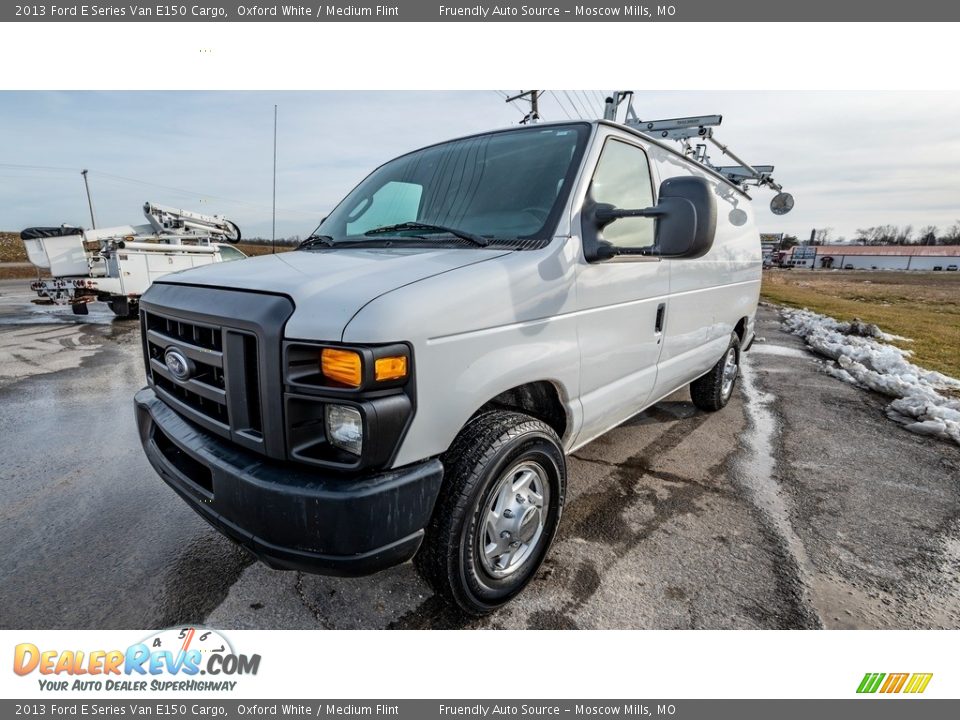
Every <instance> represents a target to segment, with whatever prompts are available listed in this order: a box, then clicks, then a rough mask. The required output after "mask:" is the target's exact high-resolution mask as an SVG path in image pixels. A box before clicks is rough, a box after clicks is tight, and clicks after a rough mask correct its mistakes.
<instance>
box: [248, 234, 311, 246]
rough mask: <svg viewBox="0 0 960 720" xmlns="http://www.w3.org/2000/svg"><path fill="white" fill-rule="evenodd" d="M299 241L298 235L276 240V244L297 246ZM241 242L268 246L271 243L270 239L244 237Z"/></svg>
mask: <svg viewBox="0 0 960 720" xmlns="http://www.w3.org/2000/svg"><path fill="white" fill-rule="evenodd" d="M301 240H302V238H301V237H300V236H299V235H292V236H290V237H285V238H277V240H276V243H277V245H299V244H300V241H301ZM242 242H245V243H250V244H251V245H270V244H271V243H273V240H271V239H270V238H262V237H246V236H244V237H243V241H242Z"/></svg>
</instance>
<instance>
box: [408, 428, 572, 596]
mask: <svg viewBox="0 0 960 720" xmlns="http://www.w3.org/2000/svg"><path fill="white" fill-rule="evenodd" d="M444 467H445V473H444V484H443V489H442V491H441V494H440V498H439V499H438V500H437V506H436V508H435V509H434V513H433V518H432V520H431V521H430V525H429V527H428V528H427V533H426V538H425V539H424V543H423V547H422V548H421V549H420V552H419V553H418V554H417V556H416V558H414V563H415V565H416V567H417V569H418V571H419V572H420V574H421V575H422V576H423V577H424V578H425V579H426V580H427V582H429V583H430V585H431V586H432V587H433V588H434V590H436V592H437V593H438V594H439V595H441V596H442V597H443V598H445V599H446V600H448V601H451V602H453V603H454V604H455V605H457V606H458V607H459V608H461V609H462V610H463V611H465V612H467V613H469V614H472V615H484V614H486V613H489V612H492V611H493V610H496V609H497V608H498V607H501V606H502V605H504V604H506V603H507V602H509V601H510V600H512V599H513V598H514V597H516V596H517V595H518V594H519V593H520V592H521V591H522V590H523V589H524V588H525V587H526V586H527V585H528V584H529V583H530V581H531V580H532V579H533V576H534V575H535V574H536V572H537V569H538V568H539V567H540V564H541V563H542V562H543V559H544V557H545V556H546V554H547V550H549V548H550V544H551V543H552V542H553V538H554V535H555V534H556V530H557V524H558V523H559V520H560V513H561V510H562V508H563V501H564V493H565V492H566V477H567V474H566V463H565V461H564V457H563V448H562V447H561V445H560V439H559V438H558V437H557V435H556V433H555V432H554V431H553V430H552V429H551V428H550V427H549V426H548V425H547V424H546V423H544V422H541V421H540V420H537V419H536V418H532V417H530V416H528V415H522V414H520V413H515V412H506V411H495V412H490V413H486V414H484V415H481V416H479V417H478V418H476V419H475V420H474V421H473V422H471V423H470V424H469V425H468V426H467V427H466V428H465V429H464V430H463V431H462V432H461V433H460V435H459V436H458V437H457V439H456V440H455V441H454V443H453V446H452V447H451V449H450V451H449V452H448V453H447V455H446V456H445V457H444Z"/></svg>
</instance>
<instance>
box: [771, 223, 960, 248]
mask: <svg viewBox="0 0 960 720" xmlns="http://www.w3.org/2000/svg"><path fill="white" fill-rule="evenodd" d="M800 242H801V240H799V239H798V238H797V236H796V235H784V236H783V241H782V242H781V244H780V247H781V248H783V249H786V248H789V247H792V246H794V245H799V244H800ZM803 242H810V241H808V240H807V239H806V238H805V239H804V240H803ZM847 242H850V243H852V244H854V245H960V220H957V221H956V222H955V223H953V224H952V225H950V226H949V227H946V228H944V229H942V230H941V229H940V228H939V227H937V226H936V225H924V226H923V227H921V228H920V229H919V230H914V227H913V225H874V226H872V227H865V228H857V232H856V234H855V235H854V237H853V239H852V240H849V241H848V240H847V238H845V237H843V236H839V237H834V236H833V228H821V229H819V230H814V231H813V239H812V242H811V244H813V245H828V244H830V245H832V244H835V243H847Z"/></svg>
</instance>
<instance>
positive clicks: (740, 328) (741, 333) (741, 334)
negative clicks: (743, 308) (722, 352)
mask: <svg viewBox="0 0 960 720" xmlns="http://www.w3.org/2000/svg"><path fill="white" fill-rule="evenodd" d="M748 322H749V318H747V317H742V318H740V320H739V321H738V322H737V324H736V325H735V326H734V328H733V331H734V332H735V333H736V334H737V337H738V338H740V342H741V343H742V342H744V340H746V334H747V323H748Z"/></svg>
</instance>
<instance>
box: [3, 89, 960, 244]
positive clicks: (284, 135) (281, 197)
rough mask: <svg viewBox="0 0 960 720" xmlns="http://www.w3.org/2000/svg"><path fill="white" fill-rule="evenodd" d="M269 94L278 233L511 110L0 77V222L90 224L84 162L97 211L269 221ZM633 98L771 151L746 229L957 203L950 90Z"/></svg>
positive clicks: (502, 121) (466, 95)
mask: <svg viewBox="0 0 960 720" xmlns="http://www.w3.org/2000/svg"><path fill="white" fill-rule="evenodd" d="M511 92H513V91H511ZM601 93H602V91H599V92H598V91H592V92H567V93H563V92H558V93H555V94H553V95H549V94H548V95H547V96H545V97H544V99H543V102H542V114H543V116H544V118H545V119H547V120H564V119H566V118H567V114H574V113H577V112H581V113H583V114H586V112H587V111H588V110H589V111H590V113H591V114H592V115H597V114H599V112H600V110H599V108H600V96H601ZM603 94H605V93H603ZM557 98H559V101H560V104H559V105H558V102H557ZM589 103H592V104H591V105H590V106H589V107H585V106H587V105H588V104H589ZM274 104H277V105H278V106H279V131H278V167H277V207H278V211H277V235H278V236H291V235H300V236H306V235H307V234H309V232H310V231H311V230H312V229H313V228H314V226H315V225H316V224H317V222H318V221H319V220H320V218H322V217H323V215H324V214H326V212H327V211H329V210H330V209H331V208H332V207H333V205H334V204H335V203H336V202H337V201H338V200H339V199H340V198H341V197H342V196H343V195H344V194H345V193H346V192H348V191H349V190H350V189H351V188H352V187H353V186H354V185H355V184H356V183H357V182H358V181H359V180H361V179H362V178H363V177H364V176H365V175H366V174H367V173H368V172H369V171H370V170H372V169H373V168H374V167H375V166H376V165H378V164H380V163H382V162H384V161H385V160H388V159H390V158H391V157H394V156H396V155H398V154H400V153H403V152H405V151H408V150H412V149H415V148H417V147H420V146H422V145H425V144H429V143H432V142H436V141H439V140H443V139H447V138H451V137H456V136H458V135H463V134H468V133H472V132H477V131H482V130H486V129H492V128H498V127H504V126H507V125H511V124H515V123H516V122H517V121H518V120H519V119H520V118H521V113H520V112H519V111H518V109H516V108H514V107H509V106H507V105H506V104H505V103H504V101H503V98H502V97H501V96H499V95H498V94H497V93H496V92H494V91H486V92H456V93H448V92H366V91H364V92H350V93H344V92H149V93H147V92H63V93H56V92H0V230H19V229H22V228H24V227H27V226H31V225H59V224H61V223H68V224H76V225H82V226H85V227H88V226H89V215H88V211H87V206H86V197H85V195H84V192H83V183H82V179H81V176H80V174H79V172H80V169H81V168H89V170H90V184H91V189H92V192H93V198H94V205H95V209H96V213H97V221H98V225H100V226H101V227H103V226H108V225H121V224H128V223H132V224H137V223H140V222H142V214H141V205H142V203H143V202H144V201H146V200H149V201H151V202H155V203H159V204H165V205H174V206H178V207H184V208H187V209H193V210H198V211H201V212H208V213H217V214H223V215H226V216H227V217H229V218H231V219H233V220H234V221H236V222H237V223H238V224H239V225H240V226H241V228H242V230H243V232H244V234H245V235H248V236H253V235H260V236H267V237H269V235H270V204H271V192H272V187H271V172H272V162H273V155H272V153H273V106H274ZM635 107H636V110H637V113H638V114H639V115H640V117H641V118H643V119H657V118H668V117H678V116H685V115H702V114H722V115H723V118H724V119H723V124H722V126H721V127H720V128H719V129H718V130H717V138H718V139H719V140H720V141H721V142H724V143H726V144H729V145H730V146H731V149H732V150H734V151H735V152H736V153H738V154H739V155H740V156H741V157H743V158H744V159H745V160H747V161H748V162H751V163H755V164H772V165H775V166H776V172H775V177H776V179H777V180H778V181H779V182H781V183H782V184H783V185H784V188H785V189H786V190H787V191H789V192H791V193H793V195H794V197H795V199H796V208H795V209H794V211H793V212H792V213H790V214H789V215H787V216H785V217H782V218H778V217H776V216H774V215H772V214H771V213H770V212H769V211H768V210H767V204H768V202H769V200H770V197H771V195H772V194H771V193H770V192H769V191H767V190H761V191H759V192H757V193H755V197H756V198H757V207H758V221H759V226H760V231H761V232H789V233H793V234H797V235H799V236H800V237H801V238H805V237H807V236H808V235H809V233H810V230H811V228H823V227H831V228H833V237H837V236H846V237H847V238H852V236H853V235H854V232H855V230H856V228H858V227H865V226H869V225H878V224H887V223H892V224H898V225H904V224H911V225H913V226H914V227H915V229H918V228H919V227H920V226H922V225H926V224H934V225H939V226H940V227H941V228H942V227H945V226H947V225H949V224H951V223H953V222H955V221H957V220H958V219H960V122H958V119H960V93H957V92H953V93H950V92H943V93H919V92H918V93H910V92H870V93H841V92H817V93H810V92H746V93H745V92H717V91H709V92H692V91H683V92H673V93H663V92H638V93H637V97H636V101H635ZM714 154H715V155H716V153H714ZM714 160H715V161H718V160H720V158H719V157H714ZM720 164H731V163H729V162H724V163H720ZM11 165H18V166H31V167H10V166H11ZM41 168H42V169H41Z"/></svg>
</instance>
